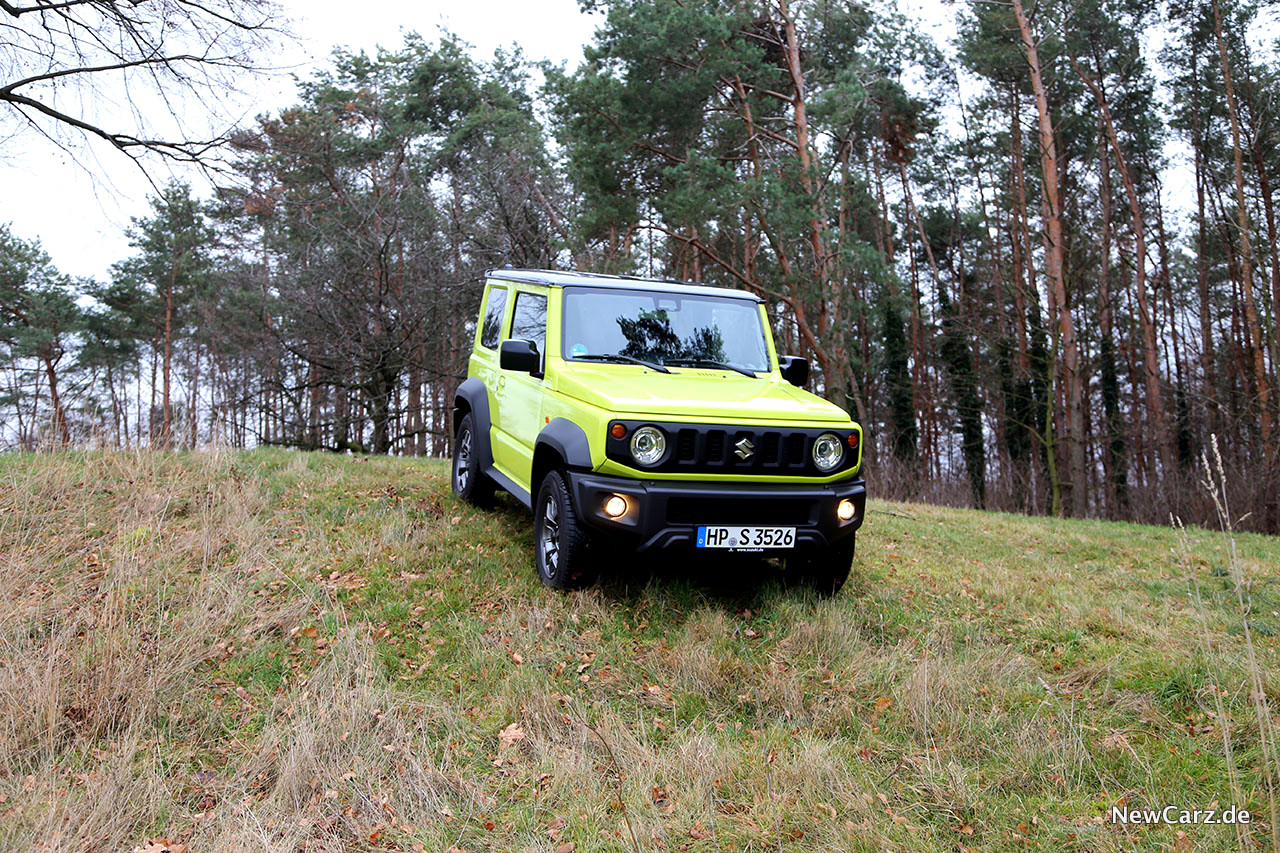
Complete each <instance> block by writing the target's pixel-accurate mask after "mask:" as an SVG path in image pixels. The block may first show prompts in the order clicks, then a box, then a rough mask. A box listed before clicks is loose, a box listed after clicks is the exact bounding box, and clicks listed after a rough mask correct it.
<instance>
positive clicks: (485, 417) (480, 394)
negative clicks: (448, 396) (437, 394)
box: [453, 376, 493, 472]
mask: <svg viewBox="0 0 1280 853" xmlns="http://www.w3.org/2000/svg"><path fill="white" fill-rule="evenodd" d="M468 414H469V415H471V416H472V418H473V419H474V420H475V423H476V436H475V443H476V453H477V454H478V462H479V465H480V470H481V472H484V471H487V470H488V469H489V468H491V467H493V450H492V448H491V447H490V446H489V427H490V423H491V422H490V420H489V391H488V389H487V388H485V387H484V383H483V382H481V381H480V380H479V379H477V378H476V377H474V376H473V377H471V378H470V379H467V380H465V381H464V382H463V383H462V384H461V385H459V386H458V390H457V393H455V394H454V397H453V434H454V437H455V438H456V437H457V434H458V428H459V427H460V426H461V425H462V419H463V418H464V417H466V416H467V415H468Z"/></svg>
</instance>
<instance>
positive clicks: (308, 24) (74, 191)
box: [0, 0, 598, 278]
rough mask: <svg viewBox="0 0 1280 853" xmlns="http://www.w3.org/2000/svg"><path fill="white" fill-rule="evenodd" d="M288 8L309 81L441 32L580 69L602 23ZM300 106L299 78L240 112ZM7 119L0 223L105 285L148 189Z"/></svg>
mask: <svg viewBox="0 0 1280 853" xmlns="http://www.w3.org/2000/svg"><path fill="white" fill-rule="evenodd" d="M282 5H283V6H284V8H285V12H286V14H288V15H289V16H291V17H292V19H293V24H292V26H293V31H294V32H295V33H296V35H297V42H296V43H289V44H285V45H283V46H282V49H281V59H280V64H281V65H282V66H291V67H293V68H294V72H293V73H295V74H297V75H298V76H299V77H302V78H306V77H309V76H310V75H311V73H312V72H313V71H314V70H317V69H319V68H323V67H325V66H326V64H327V62H328V58H329V55H330V53H331V52H332V50H333V49H334V47H335V46H339V45H341V46H344V47H348V48H352V49H363V50H368V51H370V52H372V51H373V50H374V49H375V48H376V47H378V46H383V47H387V48H392V49H394V48H396V47H399V46H400V45H402V44H403V35H402V34H403V32H405V31H413V30H416V31H417V32H419V33H421V34H422V35H423V36H424V37H426V38H428V39H432V40H434V38H435V36H436V34H437V33H438V31H439V27H441V26H444V27H447V28H448V29H449V30H451V31H452V32H454V33H456V34H457V35H459V36H461V37H462V38H463V39H465V40H466V41H468V42H470V43H471V44H473V45H475V52H476V55H477V56H480V57H489V56H492V55H493V51H494V49H495V48H498V47H502V46H506V47H509V46H511V45H512V44H519V45H520V46H521V47H522V48H523V50H524V52H525V56H526V57H527V58H529V59H533V60H538V59H550V60H551V61H553V62H560V61H567V62H568V63H569V65H570V66H573V65H576V64H577V62H578V61H579V60H580V59H581V57H582V46H583V45H584V44H586V43H587V42H589V41H590V40H591V36H592V34H593V33H594V31H595V26H596V24H595V20H596V19H598V16H590V15H584V14H582V12H581V11H580V10H579V8H578V4H577V0H536V2H529V1H528V0H525V2H519V0H517V2H509V0H499V2H494V0H473V2H470V3H456V2H451V3H444V2H440V0H426V2H422V0H417V2H415V0H366V2H364V3H359V4H352V3H350V2H339V1H338V0H282ZM353 10H354V11H353ZM294 100H295V98H294V88H293V84H292V81H291V79H290V77H289V76H288V75H287V74H282V75H280V76H279V77H277V78H276V79H273V80H265V81H263V85H262V87H261V90H260V91H259V90H257V88H256V87H255V92H254V97H252V98H251V99H250V98H246V99H244V100H243V103H242V104H241V105H240V107H239V109H240V111H241V112H242V113H243V114H244V116H245V118H246V119H247V120H251V119H252V118H253V116H254V115H256V114H258V113H261V112H264V111H265V112H270V111H274V110H277V109H280V108H283V107H285V106H288V105H289V104H291V103H293V102H294ZM201 108H202V107H201V105H200V104H188V105H187V109H190V110H199V109H201ZM0 119H3V121H2V122H0V145H2V146H3V147H2V148H0V222H11V223H12V226H13V230H14V232H15V233H16V234H17V235H18V236H20V237H24V238H27V239H34V238H39V239H40V241H41V242H42V243H43V244H44V248H45V250H46V251H48V252H49V254H50V255H52V256H53V260H54V262H55V263H56V264H57V265H58V268H59V269H61V270H62V271H63V272H66V273H71V274H73V275H82V276H95V277H98V278H105V276H106V274H107V270H108V268H109V267H110V265H111V264H112V263H114V262H115V261H118V260H121V259H122V258H124V257H126V256H128V255H129V254H130V249H129V244H128V240H127V239H126V237H125V234H124V231H125V228H127V227H128V225H129V218H130V217H131V216H138V215H142V214H145V213H146V212H147V201H146V198H147V195H148V193H151V192H152V191H153V190H152V188H151V185H150V184H149V183H148V182H147V180H146V179H145V178H144V177H143V175H142V174H141V173H140V172H139V170H138V169H137V167H136V166H134V165H133V164H132V163H131V162H130V160H129V159H128V158H127V157H125V156H124V155H122V154H119V153H117V152H115V151H113V150H111V149H110V147H109V146H106V145H96V144H94V145H89V146H88V147H87V148H84V147H81V148H78V149H77V150H75V151H74V153H73V154H68V153H66V152H63V151H60V150H58V148H56V147H55V146H53V145H51V144H50V143H49V142H48V140H46V139H44V138H43V137H41V136H40V135H39V134H37V133H35V132H33V131H31V130H23V131H20V132H18V133H17V134H16V135H13V136H7V137H6V133H12V132H13V131H14V129H15V128H14V125H13V123H12V122H11V121H10V120H9V117H7V116H6V117H0ZM76 159H79V160H81V161H82V162H83V165H79V164H77V162H76ZM86 167H87V168H86ZM152 176H153V178H155V179H156V180H157V182H158V183H163V182H164V180H165V179H166V178H167V176H168V174H167V173H166V172H165V171H163V169H155V170H153V172H152ZM187 177H188V179H189V180H192V181H193V183H196V182H197V181H198V177H197V176H194V175H189V176H187Z"/></svg>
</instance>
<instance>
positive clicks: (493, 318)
mask: <svg viewBox="0 0 1280 853" xmlns="http://www.w3.org/2000/svg"><path fill="white" fill-rule="evenodd" d="M506 310H507V289H506V288H505V287H492V288H490V289H489V301H488V303H487V304H486V305H485V308H484V323H483V324H482V325H481V327H480V346H482V347H485V348H486V349H497V348H498V336H499V335H500V334H502V315H503V314H504V313H506Z"/></svg>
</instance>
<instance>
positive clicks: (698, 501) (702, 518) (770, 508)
mask: <svg viewBox="0 0 1280 853" xmlns="http://www.w3.org/2000/svg"><path fill="white" fill-rule="evenodd" d="M813 507H814V501H812V500H807V499H794V500H786V499H776V498H716V499H714V500H708V499H706V498H692V497H673V498H671V499H669V500H668V501H667V521H668V522H669V523H671V524H784V525H794V524H808V523H809V522H810V520H811V518H812V516H813Z"/></svg>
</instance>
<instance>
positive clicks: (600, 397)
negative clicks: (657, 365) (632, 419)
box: [556, 363, 849, 423]
mask: <svg viewBox="0 0 1280 853" xmlns="http://www.w3.org/2000/svg"><path fill="white" fill-rule="evenodd" d="M556 388H557V390H559V391H560V392H561V393H563V394H567V395H569V396H570V397H575V398H577V399H579V400H582V401H584V402H587V403H590V404H592V405H594V406H598V407H599V408H602V409H607V410H609V411H611V412H617V413H618V414H620V415H623V414H634V415H648V416H652V417H654V418H660V419H665V420H691V421H696V420H697V419H699V418H705V417H716V418H728V419H739V418H740V419H744V420H745V419H760V420H778V421H797V422H804V423H817V422H825V423H830V422H831V421H847V420H848V419H849V415H848V414H847V413H846V412H845V411H844V410H843V409H841V408H840V407H839V406H836V405H834V404H833V403H829V402H827V401H826V400H824V399H822V398H821V397H818V396H815V395H813V394H810V393H809V392H807V391H802V390H801V389H799V388H796V387H795V386H794V385H790V384H788V383H785V382H778V381H775V380H773V379H770V378H769V377H768V376H764V375H762V376H760V377H758V378H754V379H753V378H751V377H749V376H743V375H741V374H738V373H734V372H732V371H720V370H703V369H693V368H687V367H672V368H671V373H669V374H668V373H658V372H657V371H653V370H648V369H647V368H643V367H640V366H638V365H635V366H633V365H624V364H609V365H600V366H596V365H582V364H577V363H575V364H573V366H572V367H567V368H566V369H562V370H561V371H560V373H559V375H558V376H557V379H556Z"/></svg>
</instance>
